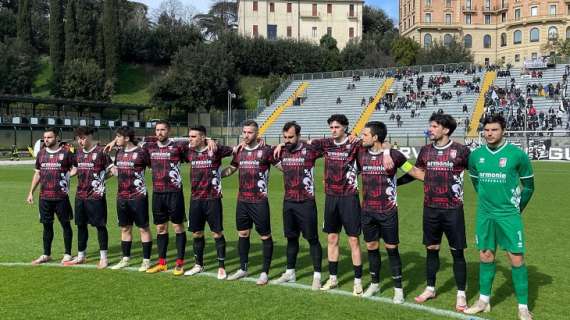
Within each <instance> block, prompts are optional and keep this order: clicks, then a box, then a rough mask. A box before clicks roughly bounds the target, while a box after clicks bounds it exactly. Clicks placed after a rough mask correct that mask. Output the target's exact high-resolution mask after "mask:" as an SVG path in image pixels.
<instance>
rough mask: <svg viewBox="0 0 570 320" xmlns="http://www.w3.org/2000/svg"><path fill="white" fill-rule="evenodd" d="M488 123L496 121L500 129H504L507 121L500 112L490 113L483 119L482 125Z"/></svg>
mask: <svg viewBox="0 0 570 320" xmlns="http://www.w3.org/2000/svg"><path fill="white" fill-rule="evenodd" d="M489 123H498V124H499V125H501V129H503V130H505V128H506V127H507V121H506V120H505V117H503V116H502V115H500V114H492V115H488V116H486V117H485V119H483V127H484V126H486V125H488V124H489Z"/></svg>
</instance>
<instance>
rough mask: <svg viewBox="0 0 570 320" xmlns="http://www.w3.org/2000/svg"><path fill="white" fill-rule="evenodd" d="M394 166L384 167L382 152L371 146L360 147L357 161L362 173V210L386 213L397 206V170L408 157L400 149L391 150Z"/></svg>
mask: <svg viewBox="0 0 570 320" xmlns="http://www.w3.org/2000/svg"><path fill="white" fill-rule="evenodd" d="M390 156H391V157H392V160H393V161H394V168H392V169H390V170H386V169H385V168H384V160H383V159H384V156H383V153H382V152H378V153H374V152H372V150H370V148H365V147H360V148H358V154H357V163H358V169H359V171H360V174H361V175H362V210H363V211H368V212H376V213H385V212H389V211H390V210H392V209H393V208H395V207H396V206H398V202H397V197H398V196H397V192H396V171H397V170H398V168H399V167H401V166H402V165H404V163H406V161H407V159H406V156H404V155H403V154H402V153H401V152H400V151H397V150H394V149H392V150H390Z"/></svg>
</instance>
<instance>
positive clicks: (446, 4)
mask: <svg viewBox="0 0 570 320" xmlns="http://www.w3.org/2000/svg"><path fill="white" fill-rule="evenodd" d="M445 6H446V7H447V8H451V0H445Z"/></svg>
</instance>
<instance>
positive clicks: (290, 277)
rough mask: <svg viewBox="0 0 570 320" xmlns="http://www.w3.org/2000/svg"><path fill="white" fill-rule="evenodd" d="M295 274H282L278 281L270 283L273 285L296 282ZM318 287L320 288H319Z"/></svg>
mask: <svg viewBox="0 0 570 320" xmlns="http://www.w3.org/2000/svg"><path fill="white" fill-rule="evenodd" d="M296 280H297V279H296V277H295V272H284V273H283V274H282V275H281V277H279V279H276V280H273V281H271V283H274V284H280V283H294V282H295V281H296ZM319 287H320V286H319Z"/></svg>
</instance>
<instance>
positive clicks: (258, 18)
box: [238, 0, 364, 49]
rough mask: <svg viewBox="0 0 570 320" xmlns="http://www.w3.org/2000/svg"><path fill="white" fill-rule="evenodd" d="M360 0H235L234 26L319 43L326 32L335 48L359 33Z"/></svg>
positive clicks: (247, 31) (261, 34) (251, 33)
mask: <svg viewBox="0 0 570 320" xmlns="http://www.w3.org/2000/svg"><path fill="white" fill-rule="evenodd" d="M363 6H364V0H265V1H262V0H260V1H257V0H239V1H238V30H239V33H240V34H241V35H244V36H247V37H263V38H266V39H269V40H276V39H292V40H297V41H300V40H306V41H310V42H314V43H316V44H318V43H319V41H320V39H321V37H322V36H324V35H325V34H327V33H328V34H330V35H331V36H332V37H333V38H335V39H336V41H337V47H338V48H339V49H342V48H344V47H345V46H346V45H347V43H348V42H349V41H351V40H353V41H358V40H359V39H360V38H361V37H362V10H363Z"/></svg>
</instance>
